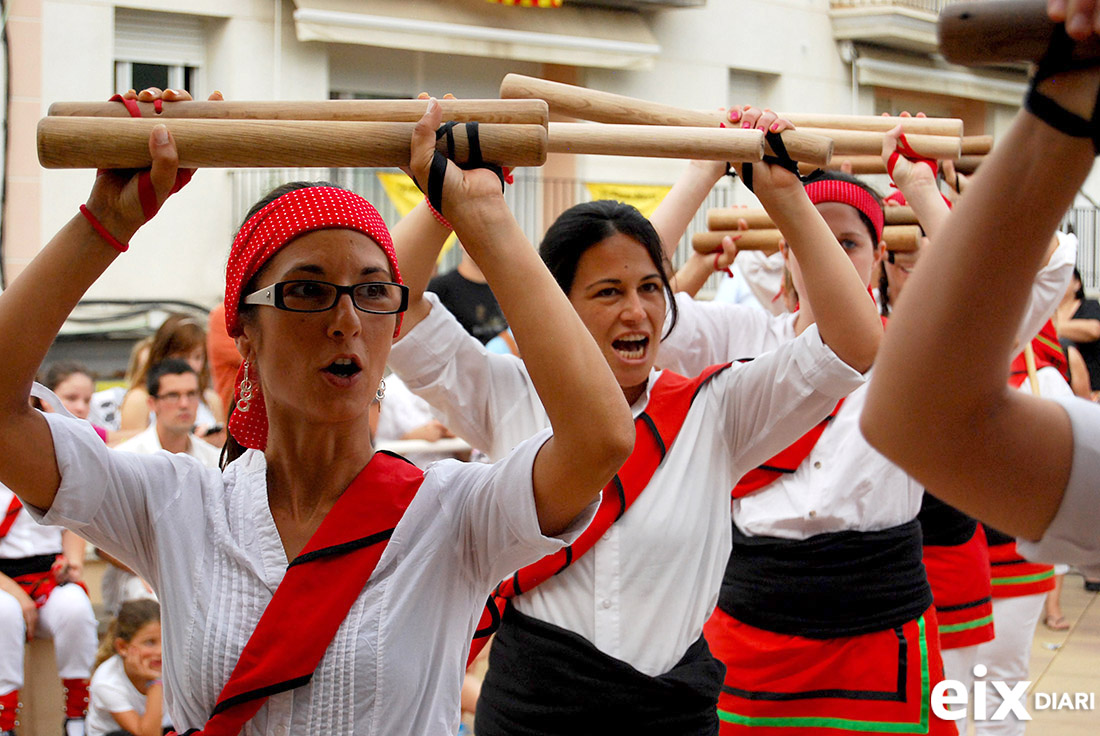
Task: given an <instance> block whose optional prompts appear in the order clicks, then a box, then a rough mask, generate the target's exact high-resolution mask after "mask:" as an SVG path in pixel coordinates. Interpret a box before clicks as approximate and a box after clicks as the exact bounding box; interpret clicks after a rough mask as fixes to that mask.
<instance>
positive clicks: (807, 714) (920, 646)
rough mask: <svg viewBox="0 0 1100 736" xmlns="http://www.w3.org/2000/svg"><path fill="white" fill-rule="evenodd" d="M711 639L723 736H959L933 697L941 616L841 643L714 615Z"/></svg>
mask: <svg viewBox="0 0 1100 736" xmlns="http://www.w3.org/2000/svg"><path fill="white" fill-rule="evenodd" d="M703 633H704V635H705V636H706V638H707V642H708V643H709V644H710V648H711V651H712V653H713V654H714V656H716V657H717V658H718V659H719V660H721V661H722V662H723V663H725V665H726V677H725V682H724V684H723V686H722V693H721V695H720V696H719V698H718V719H719V722H720V733H721V734H722V735H723V736H733V735H735V734H736V735H737V736H796V735H797V736H840V735H841V734H853V735H856V734H860V735H865V734H875V733H882V734H899V733H903V734H933V735H934V736H957V733H958V730H957V729H956V728H955V724H954V722H952V721H944V720H941V719H939V718H936V717H935V716H934V715H933V714H932V711H931V699H930V695H931V692H932V688H933V687H935V685H936V683H938V682H940V681H941V680H943V661H942V660H941V658H940V648H939V637H938V636H937V634H936V614H935V611H934V609H931V608H930V609H928V610H927V611H926V612H925V613H924V614H923V615H922V616H920V617H919V618H917V619H916V620H913V621H910V622H908V623H906V624H905V625H904V626H901V627H899V628H897V629H888V630H886V631H877V632H874V633H871V634H863V635H861V636H851V637H840V638H836V639H809V638H805V637H800V636H790V635H786V634H776V633H773V632H770V631H765V630H763V629H758V628H756V627H753V626H749V625H747V624H744V623H741V622H740V621H737V620H736V619H734V618H733V617H731V616H730V615H729V614H727V613H725V612H724V611H722V610H721V609H717V610H715V612H714V614H713V615H712V616H711V617H710V620H709V621H708V622H707V624H706V626H705V627H704V629H703Z"/></svg>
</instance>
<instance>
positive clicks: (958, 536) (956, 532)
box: [917, 491, 978, 547]
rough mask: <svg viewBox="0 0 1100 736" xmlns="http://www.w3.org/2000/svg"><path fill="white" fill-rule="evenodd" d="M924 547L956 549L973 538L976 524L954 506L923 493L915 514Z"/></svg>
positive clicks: (926, 492)
mask: <svg viewBox="0 0 1100 736" xmlns="http://www.w3.org/2000/svg"><path fill="white" fill-rule="evenodd" d="M917 521H919V522H920V528H921V533H922V534H923V535H924V546H925V547H958V546H959V545H962V544H966V543H967V542H969V541H970V538H971V537H973V536H974V532H975V531H976V530H977V528H978V522H977V521H975V520H974V519H973V518H972V517H970V516H967V515H966V514H964V513H963V512H961V511H959V510H958V509H957V508H955V507H954V506H949V505H948V504H946V503H944V502H943V501H941V500H939V499H938V498H936V497H935V496H933V495H932V494H931V493H929V492H928V491H925V492H924V496H923V498H921V502H920V513H919V514H917Z"/></svg>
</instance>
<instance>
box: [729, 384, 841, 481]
mask: <svg viewBox="0 0 1100 736" xmlns="http://www.w3.org/2000/svg"><path fill="white" fill-rule="evenodd" d="M843 403H844V399H841V400H840V401H838V402H837V405H836V406H835V407H833V410H832V412H830V413H829V416H827V417H825V418H824V419H822V420H821V421H820V422H818V423H817V424H816V425H815V426H814V427H813V428H812V429H811V430H810V431H809V432H807V433H806V434H804V435H802V436H801V437H799V438H798V439H797V440H795V441H794V442H792V443H791V444H790V445H789V446H788V447H787V448H786V449H784V450H781V451H780V452H779V453H778V454H777V455H775V456H774V457H772V458H771V459H770V460H768V461H767V462H765V463H763V464H761V465H758V466H756V467H755V468H753V469H752V470H750V471H749V472H747V473H745V475H743V476H742V477H741V480H739V481H737V485H735V486H734V487H733V497H734V498H741V497H743V496H747V495H748V494H750V493H752V492H753V491H758V490H760V489H761V488H763V487H764V486H767V485H771V484H772V483H773V482H774V481H775V480H776V479H778V478H779V477H780V476H783V475H787V474H790V473H793V472H794V471H796V470H798V466H799V465H801V464H802V461H803V460H805V459H806V458H807V457H808V456H809V454H810V451H811V450H813V449H814V446H815V445H816V444H817V441H818V440H819V439H821V435H822V433H823V432H824V431H825V427H827V426H829V422H831V421H833V419H835V418H836V413H837V412H838V411H840V405H841V404H843Z"/></svg>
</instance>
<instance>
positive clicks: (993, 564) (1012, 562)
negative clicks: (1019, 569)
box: [989, 560, 1027, 567]
mask: <svg viewBox="0 0 1100 736" xmlns="http://www.w3.org/2000/svg"><path fill="white" fill-rule="evenodd" d="M1025 563H1027V560H1001V561H1000V562H994V561H993V560H990V561H989V566H990V567H1007V566H1008V565H1022V564H1025Z"/></svg>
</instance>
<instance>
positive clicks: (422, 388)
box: [389, 292, 550, 461]
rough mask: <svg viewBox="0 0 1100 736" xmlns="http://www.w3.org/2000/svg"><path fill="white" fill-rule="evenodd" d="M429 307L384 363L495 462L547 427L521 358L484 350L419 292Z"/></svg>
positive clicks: (428, 294)
mask: <svg viewBox="0 0 1100 736" xmlns="http://www.w3.org/2000/svg"><path fill="white" fill-rule="evenodd" d="M424 297H425V298H426V299H427V300H428V301H429V302H431V304H432V311H431V313H430V314H429V315H428V316H427V317H425V318H424V319H423V320H422V321H421V322H420V323H419V324H417V325H416V327H414V328H413V329H412V330H410V331H409V332H408V333H407V334H406V335H405V336H404V337H403V338H401V339H400V340H398V341H397V342H396V343H395V344H394V346H393V349H392V350H391V351H390V358H389V365H390V368H391V369H392V370H393V372H394V373H396V374H397V375H398V376H400V378H401V380H402V381H404V382H405V385H406V386H408V387H409V389H410V390H411V391H412V392H413V393H414V394H416V395H417V396H419V397H421V398H422V399H425V400H426V401H427V402H428V403H429V404H431V406H432V409H433V410H434V411H435V412H436V414H437V415H438V417H439V420H440V421H441V422H443V424H444V426H446V427H447V429H449V430H451V431H452V432H454V433H455V434H456V435H458V436H459V437H461V438H462V439H464V440H466V441H467V442H469V443H470V445H471V446H473V447H476V448H478V449H480V450H483V451H485V452H487V453H488V454H489V456H490V457H491V458H492V459H493V460H494V461H495V460H499V459H501V458H503V457H504V456H505V455H506V454H507V453H508V451H509V450H511V449H512V448H513V447H515V446H516V445H517V444H519V443H520V442H522V441H523V440H525V439H527V438H529V437H531V436H532V435H534V434H535V433H536V432H538V431H539V430H541V429H544V428H546V427H548V426H549V424H550V422H549V420H548V419H547V417H546V411H545V410H544V409H543V408H542V404H541V403H539V400H538V395H537V394H536V393H535V389H534V387H533V386H532V385H531V379H530V378H529V377H528V375H527V370H526V369H525V368H524V366H523V361H522V360H520V359H519V358H517V357H515V356H514V355H500V354H496V353H490V352H489V351H488V350H486V349H485V346H484V345H482V344H481V342H480V341H479V340H477V338H474V337H472V336H470V335H469V334H468V333H467V332H466V330H465V329H463V327H462V325H460V324H459V323H458V320H456V319H455V318H454V315H452V314H451V313H450V312H448V311H447V309H446V308H445V307H443V306H442V305H441V304H440V303H439V298H438V297H437V296H436V295H435V294H433V293H431V292H425V294H424Z"/></svg>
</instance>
